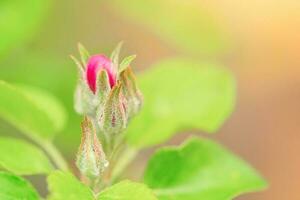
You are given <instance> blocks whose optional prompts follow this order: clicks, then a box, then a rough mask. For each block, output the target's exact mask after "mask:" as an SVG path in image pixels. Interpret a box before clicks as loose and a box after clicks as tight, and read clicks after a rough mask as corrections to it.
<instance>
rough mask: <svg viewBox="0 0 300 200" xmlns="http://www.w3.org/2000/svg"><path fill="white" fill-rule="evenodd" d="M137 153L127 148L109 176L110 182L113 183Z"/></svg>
mask: <svg viewBox="0 0 300 200" xmlns="http://www.w3.org/2000/svg"><path fill="white" fill-rule="evenodd" d="M137 153H138V151H137V150H136V149H134V148H130V147H127V148H126V149H125V151H124V152H123V154H122V155H121V156H120V158H119V159H118V161H117V163H116V165H115V167H114V169H113V171H112V175H111V182H112V183H114V182H115V181H116V180H117V179H118V178H119V177H120V175H121V174H122V173H123V171H124V170H125V169H126V167H127V166H128V165H129V164H130V163H131V162H132V161H133V160H134V159H135V157H136V155H137Z"/></svg>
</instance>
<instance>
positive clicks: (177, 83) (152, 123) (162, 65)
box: [127, 58, 235, 147]
mask: <svg viewBox="0 0 300 200" xmlns="http://www.w3.org/2000/svg"><path fill="white" fill-rule="evenodd" d="M138 79H139V87H140V88H141V90H142V93H143V94H144V99H145V100H144V106H143V109H142V111H141V113H140V114H139V115H138V116H137V117H136V118H135V119H133V120H132V122H131V123H130V125H129V129H128V134H127V139H128V141H129V143H130V144H132V145H133V146H135V147H148V146H151V145H155V144H159V143H162V142H165V141H166V140H168V139H169V138H170V137H171V136H173V135H174V134H176V133H178V131H181V130H186V129H192V128H194V129H200V130H204V131H207V132H210V133H213V132H215V131H216V130H217V129H218V128H219V127H220V126H221V125H222V124H223V122H224V121H225V119H226V118H227V117H228V116H229V115H230V114H231V112H232V110H233V108H234V103H235V82H234V79H233V77H232V75H231V74H230V72H228V71H227V70H226V69H224V68H222V67H221V66H220V65H218V64H216V63H209V62H202V63H201V62H196V61H193V60H190V59H182V58H181V59H180V58H177V59H170V60H166V61H162V62H159V63H158V64H155V65H154V66H153V67H151V68H150V69H149V70H147V71H145V72H144V73H143V74H141V75H140V76H139V77H138Z"/></svg>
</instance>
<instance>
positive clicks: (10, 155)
mask: <svg viewBox="0 0 300 200" xmlns="http://www.w3.org/2000/svg"><path fill="white" fill-rule="evenodd" d="M0 166H1V167H3V168H5V169H6V170H8V171H11V172H13V173H15V174H19V175H31V174H41V173H48V172H50V171H51V170H53V166H52V164H51V163H50V161H49V160H48V158H47V157H46V155H45V154H44V152H42V151H41V150H40V149H38V148H37V147H36V146H34V145H32V144H30V143H27V142H25V141H22V140H20V139H13V138H6V137H0Z"/></svg>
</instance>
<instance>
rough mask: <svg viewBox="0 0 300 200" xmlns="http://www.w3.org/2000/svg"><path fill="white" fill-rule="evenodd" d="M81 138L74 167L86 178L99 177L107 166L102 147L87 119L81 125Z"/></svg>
mask: <svg viewBox="0 0 300 200" xmlns="http://www.w3.org/2000/svg"><path fill="white" fill-rule="evenodd" d="M81 129H82V138H81V144H80V147H79V151H78V154H77V160H76V165H77V167H78V169H79V170H80V172H81V174H83V175H85V176H86V177H88V178H91V179H95V178H97V177H99V176H100V175H101V174H102V173H103V171H104V170H105V168H106V167H107V166H108V161H107V160H106V157H105V154H104V152H103V150H102V146H101V144H100V142H99V140H98V138H97V135H96V132H95V128H94V125H93V124H92V122H91V121H90V119H89V118H88V117H85V118H84V120H83V122H82V123H81Z"/></svg>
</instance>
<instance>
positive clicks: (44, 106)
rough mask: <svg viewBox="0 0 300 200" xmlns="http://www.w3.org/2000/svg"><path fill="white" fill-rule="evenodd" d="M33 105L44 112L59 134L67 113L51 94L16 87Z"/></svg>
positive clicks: (33, 88) (29, 87) (38, 89)
mask: <svg viewBox="0 0 300 200" xmlns="http://www.w3.org/2000/svg"><path fill="white" fill-rule="evenodd" d="M16 86H17V87H18V88H20V90H21V92H23V93H24V94H25V95H26V96H27V97H28V98H29V99H30V100H31V101H32V102H33V103H35V105H36V106H37V108H39V109H41V110H42V111H44V112H45V113H46V114H47V115H48V117H49V118H50V120H51V121H52V123H53V125H54V128H55V131H56V132H60V131H62V130H63V128H64V127H65V125H66V121H67V111H66V109H65V108H64V106H63V105H62V103H61V102H60V101H59V100H58V99H57V98H56V97H55V96H53V95H52V94H50V93H48V92H46V91H45V90H42V89H40V88H37V87H34V86H28V85H24V84H22V85H21V84H18V85H16Z"/></svg>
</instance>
